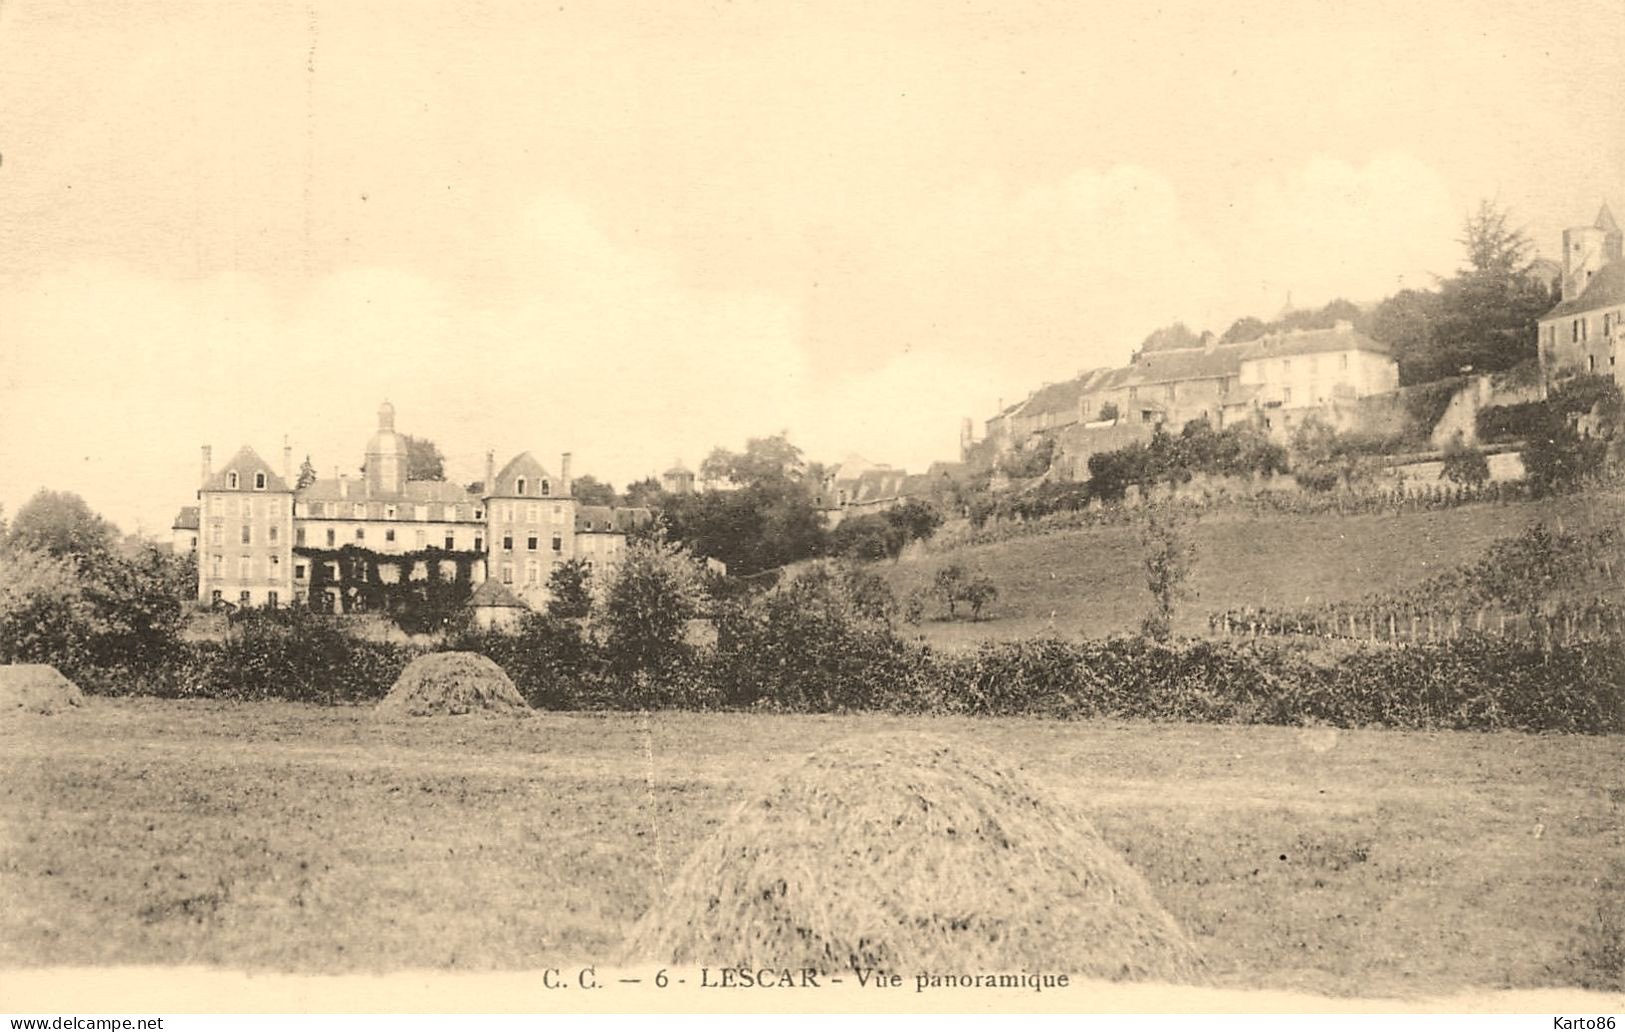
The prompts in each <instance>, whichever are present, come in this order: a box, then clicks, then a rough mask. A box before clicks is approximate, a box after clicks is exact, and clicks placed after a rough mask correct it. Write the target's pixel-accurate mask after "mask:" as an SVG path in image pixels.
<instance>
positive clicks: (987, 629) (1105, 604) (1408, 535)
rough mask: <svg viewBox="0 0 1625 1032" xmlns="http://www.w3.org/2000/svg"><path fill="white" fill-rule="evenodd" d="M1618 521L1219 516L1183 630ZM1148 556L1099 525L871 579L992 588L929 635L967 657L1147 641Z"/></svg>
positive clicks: (1556, 502) (1374, 587) (1414, 577)
mask: <svg viewBox="0 0 1625 1032" xmlns="http://www.w3.org/2000/svg"><path fill="white" fill-rule="evenodd" d="M1622 519H1625V504H1622V499H1621V496H1619V495H1618V494H1617V493H1608V492H1600V491H1597V492H1587V493H1583V494H1578V495H1571V496H1567V497H1562V498H1556V499H1549V500H1545V501H1539V502H1533V501H1526V502H1515V503H1510V504H1507V505H1492V504H1482V505H1465V506H1461V507H1458V508H1454V509H1442V510H1436V511H1432V512H1407V513H1403V514H1400V515H1361V516H1336V515H1318V516H1273V515H1272V516H1257V517H1254V516H1248V515H1244V514H1236V513H1219V514H1217V515H1213V516H1209V517H1206V518H1204V519H1201V520H1199V521H1196V522H1194V523H1193V524H1191V525H1190V528H1189V531H1188V535H1189V540H1190V541H1191V542H1192V543H1194V544H1195V546H1196V558H1195V562H1194V564H1193V567H1192V573H1191V578H1190V581H1189V583H1188V587H1189V588H1190V596H1189V597H1188V598H1186V599H1185V600H1184V601H1182V602H1181V603H1180V606H1179V609H1178V611H1177V614H1176V617H1175V629H1176V630H1177V631H1179V632H1180V633H1184V634H1205V633H1207V616H1208V614H1209V613H1213V612H1220V611H1223V610H1226V609H1230V608H1234V607H1241V606H1255V607H1263V608H1268V609H1281V608H1287V607H1293V606H1312V605H1318V604H1320V603H1324V602H1336V601H1344V600H1352V599H1358V598H1360V597H1362V596H1364V595H1366V594H1368V593H1371V592H1394V591H1400V590H1403V589H1405V588H1408V587H1411V586H1414V585H1416V584H1419V583H1421V582H1422V581H1424V580H1426V579H1427V578H1429V577H1432V576H1434V575H1436V574H1439V573H1441V572H1443V571H1445V570H1447V569H1451V568H1453V567H1456V566H1459V565H1461V564H1464V563H1471V562H1474V561H1476V560H1477V559H1479V558H1480V557H1481V556H1482V555H1483V553H1484V551H1485V550H1486V549H1487V548H1488V547H1489V546H1490V544H1491V543H1492V542H1494V541H1495V540H1496V539H1498V538H1502V537H1507V536H1510V535H1513V534H1516V533H1518V532H1519V531H1521V530H1522V529H1523V528H1524V527H1526V526H1528V525H1529V524H1530V523H1533V522H1536V521H1545V522H1548V523H1550V524H1552V525H1553V526H1556V525H1558V524H1561V525H1562V526H1564V527H1565V528H1566V529H1568V530H1570V531H1574V532H1583V531H1587V530H1593V529H1597V528H1599V527H1602V526H1609V525H1613V526H1617V525H1618V524H1619V522H1620V521H1621V520H1622ZM1143 554H1144V549H1143V547H1142V546H1141V544H1140V541H1139V537H1138V531H1137V530H1136V529H1135V528H1134V527H1133V526H1101V527H1088V528H1083V529H1079V530H1071V531H1062V532H1058V533H1054V534H1046V535H1042V536H1035V537H1015V538H1012V539H1010V540H1006V541H1000V542H997V543H995V544H986V545H973V546H969V547H964V548H952V549H946V550H944V551H942V552H933V553H928V554H926V555H924V556H922V557H920V558H911V559H904V560H902V561H900V562H896V563H889V562H883V563H876V564H874V565H873V566H872V569H873V570H874V571H875V572H876V573H879V574H880V575H881V576H882V577H884V578H885V579H886V581H887V582H888V583H889V584H890V586H891V588H892V590H893V591H894V592H895V593H896V594H897V596H898V597H899V598H902V597H904V596H905V595H907V594H908V593H909V592H911V591H925V592H929V591H930V588H931V580H932V578H933V577H934V576H935V574H936V571H937V570H939V569H941V568H942V567H944V566H946V565H948V564H949V563H960V564H962V565H963V566H965V567H966V569H968V570H973V571H980V572H982V573H985V574H986V575H987V576H988V577H990V578H991V579H992V580H993V582H994V584H995V585H996V586H997V587H998V589H999V597H998V601H997V602H995V603H994V604H992V605H991V606H989V607H988V611H987V614H986V615H987V616H989V617H991V618H990V619H984V620H981V621H978V622H972V621H969V620H966V619H964V618H963V614H962V615H961V619H959V620H957V621H952V622H950V621H946V620H943V619H940V617H941V616H942V612H941V607H940V605H939V604H938V603H937V602H936V601H935V600H932V601H931V602H930V603H929V605H928V606H927V610H926V612H927V619H926V620H925V621H924V622H922V623H921V625H920V627H919V633H920V634H922V635H924V637H925V638H926V640H927V641H929V642H930V643H931V644H933V645H937V646H939V647H944V648H968V647H973V646H975V645H976V644H977V643H979V642H982V641H989V640H997V641H1006V640H1013V639H1018V638H1029V637H1034V636H1038V635H1059V636H1061V637H1068V638H1071V637H1078V638H1102V637H1106V636H1109V635H1112V634H1127V633H1133V632H1134V631H1137V630H1138V629H1139V625H1140V620H1141V618H1142V617H1144V616H1145V614H1146V612H1147V610H1148V609H1149V608H1150V605H1151V596H1150V594H1149V593H1148V591H1147V589H1146V586H1145V571H1144V566H1143V560H1142V557H1143ZM962 608H963V607H962Z"/></svg>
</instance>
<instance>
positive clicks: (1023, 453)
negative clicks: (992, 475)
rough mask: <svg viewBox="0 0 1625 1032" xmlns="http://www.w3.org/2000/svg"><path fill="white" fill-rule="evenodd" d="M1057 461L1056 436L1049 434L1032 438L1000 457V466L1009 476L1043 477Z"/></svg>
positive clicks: (1023, 478) (1024, 478) (1022, 477)
mask: <svg viewBox="0 0 1625 1032" xmlns="http://www.w3.org/2000/svg"><path fill="white" fill-rule="evenodd" d="M1054 461H1055V438H1053V437H1050V436H1049V435H1047V434H1046V435H1043V436H1040V437H1036V438H1032V439H1030V440H1029V441H1027V442H1025V443H1024V444H1023V445H1022V447H1020V448H1017V449H1016V450H1014V451H1012V452H1011V453H1010V454H1008V455H1005V456H1002V457H1001V458H1000V459H999V468H1000V469H1001V470H1002V471H1003V472H1004V473H1005V474H1006V475H1008V476H1012V477H1015V478H1017V479H1020V480H1027V479H1031V478H1032V477H1041V476H1043V475H1044V474H1045V473H1048V472H1049V469H1050V465H1051V464H1052V463H1053V462H1054Z"/></svg>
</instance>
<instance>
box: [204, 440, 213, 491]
mask: <svg viewBox="0 0 1625 1032" xmlns="http://www.w3.org/2000/svg"><path fill="white" fill-rule="evenodd" d="M213 451H214V449H212V448H210V447H209V446H208V445H206V444H205V445H204V446H203V482H207V481H208V479H209V478H210V477H212V476H214V463H213V461H211V459H210V456H211V454H212V453H213Z"/></svg>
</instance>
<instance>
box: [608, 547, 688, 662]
mask: <svg viewBox="0 0 1625 1032" xmlns="http://www.w3.org/2000/svg"><path fill="white" fill-rule="evenodd" d="M704 603H705V587H704V578H703V576H702V574H701V572H700V567H699V564H698V563H697V562H696V561H695V559H694V556H693V555H692V554H691V553H690V552H689V551H688V549H686V548H684V547H682V546H681V545H678V544H675V543H672V542H668V541H664V540H660V539H659V538H656V539H653V540H650V541H643V542H637V543H634V544H630V545H628V546H627V550H626V558H625V559H623V560H622V562H621V564H620V566H618V567H617V568H616V570H615V573H614V575H613V576H612V577H611V578H610V580H609V584H608V586H607V587H606V589H605V592H604V619H603V625H604V628H605V645H606V646H607V648H608V650H609V654H610V663H611V665H612V666H613V667H614V668H615V669H616V670H617V671H619V672H621V673H623V674H629V673H633V672H642V673H644V674H647V675H650V676H656V675H659V674H661V673H663V672H665V671H666V670H667V668H668V667H671V666H673V665H678V664H681V663H682V662H683V661H685V660H686V659H687V656H688V646H687V644H686V642H685V640H684V636H685V632H686V630H687V625H688V621H689V620H690V619H693V618H694V617H697V616H699V615H700V614H701V612H702V611H703V607H704Z"/></svg>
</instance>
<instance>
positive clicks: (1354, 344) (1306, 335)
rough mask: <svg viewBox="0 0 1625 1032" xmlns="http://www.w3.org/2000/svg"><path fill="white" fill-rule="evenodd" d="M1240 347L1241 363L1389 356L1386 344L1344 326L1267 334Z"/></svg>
mask: <svg viewBox="0 0 1625 1032" xmlns="http://www.w3.org/2000/svg"><path fill="white" fill-rule="evenodd" d="M1240 347H1241V350H1242V351H1243V355H1242V361H1251V360H1254V359H1263V358H1290V357H1293V356H1295V355H1317V354H1325V353H1326V352H1335V351H1372V352H1375V353H1377V354H1379V355H1389V354H1392V353H1393V349H1392V348H1390V347H1389V346H1388V345H1387V344H1384V343H1383V342H1382V341H1379V340H1373V339H1372V338H1370V337H1368V336H1366V335H1365V334H1363V333H1361V332H1360V331H1358V330H1356V329H1354V328H1353V327H1352V326H1350V325H1348V324H1347V323H1344V324H1340V325H1338V326H1335V327H1333V328H1332V329H1329V330H1296V331H1294V332H1292V333H1270V334H1266V335H1264V336H1262V337H1259V338H1258V339H1257V340H1254V341H1251V342H1249V343H1247V344H1243V345H1241V346H1240Z"/></svg>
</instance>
